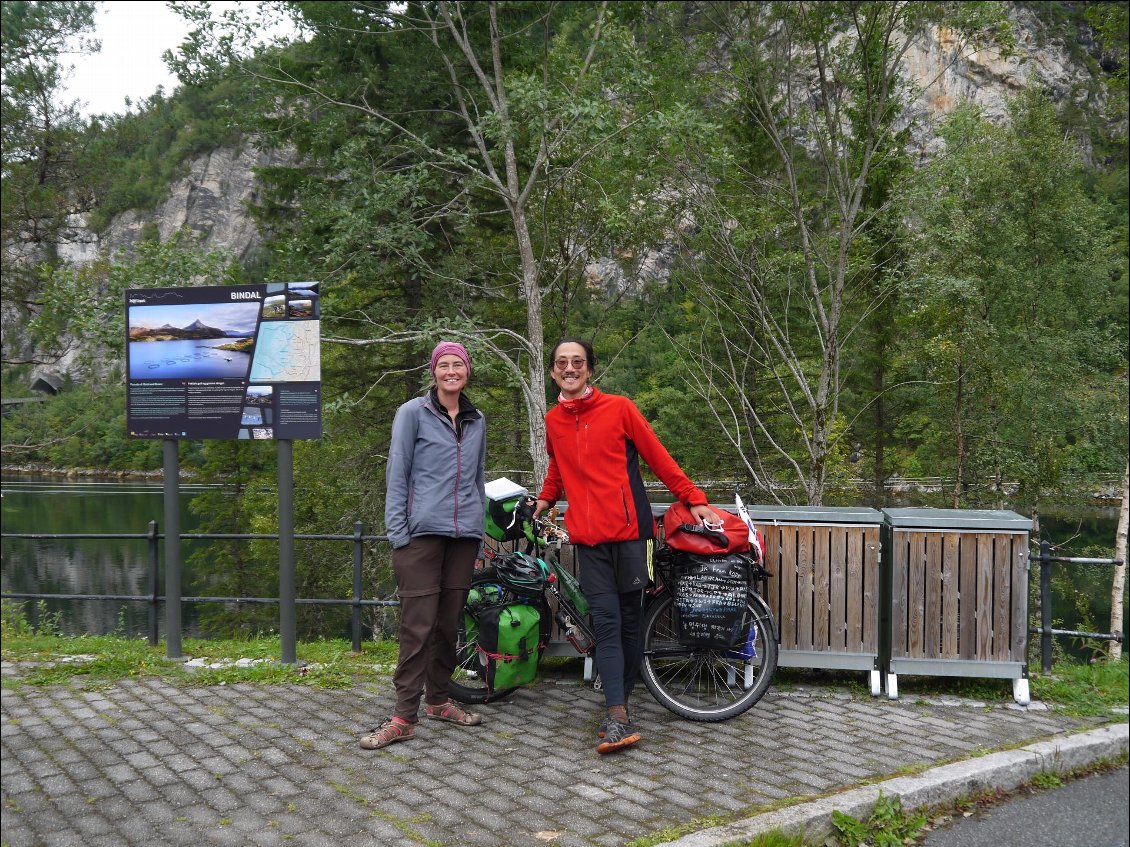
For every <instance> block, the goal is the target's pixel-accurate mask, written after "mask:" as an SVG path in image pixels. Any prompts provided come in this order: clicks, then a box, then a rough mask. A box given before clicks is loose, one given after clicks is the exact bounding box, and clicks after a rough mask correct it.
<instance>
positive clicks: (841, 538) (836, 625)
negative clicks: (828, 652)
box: [828, 526, 859, 653]
mask: <svg viewBox="0 0 1130 847" xmlns="http://www.w3.org/2000/svg"><path fill="white" fill-rule="evenodd" d="M853 532H856V530H851V529H841V528H840V527H836V526H834V527H832V539H831V542H832V546H831V550H830V552H829V562H828V565H829V568H830V570H831V576H830V578H829V582H828V602H829V606H830V609H829V612H828V646H829V648H830V649H832V650H850V651H851V652H853V653H858V652H859V644H858V643H857V642H850V643H849V642H848V640H847V609H848V605H849V603H850V602H851V601H850V600H849V598H848V596H847V537H848V535H850V534H852V533H853Z"/></svg>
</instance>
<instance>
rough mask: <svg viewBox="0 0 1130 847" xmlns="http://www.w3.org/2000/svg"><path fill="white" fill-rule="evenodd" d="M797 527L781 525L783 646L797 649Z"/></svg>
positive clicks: (788, 648) (781, 622)
mask: <svg viewBox="0 0 1130 847" xmlns="http://www.w3.org/2000/svg"><path fill="white" fill-rule="evenodd" d="M797 529H798V528H797V527H795V526H783V527H781V618H780V620H779V622H778V623H779V625H780V628H781V647H782V648H783V649H785V650H795V649H796V644H797V640H796V632H797V608H796V583H797V560H796V555H797V554H796V551H797Z"/></svg>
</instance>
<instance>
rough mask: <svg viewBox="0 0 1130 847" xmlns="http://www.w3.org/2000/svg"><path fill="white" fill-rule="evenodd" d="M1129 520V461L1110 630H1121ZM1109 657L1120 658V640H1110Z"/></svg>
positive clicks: (1116, 545)
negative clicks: (1119, 563)
mask: <svg viewBox="0 0 1130 847" xmlns="http://www.w3.org/2000/svg"><path fill="white" fill-rule="evenodd" d="M1128 520H1130V461H1128V462H1127V463H1126V473H1125V474H1123V475H1122V508H1121V509H1120V510H1119V512H1118V531H1117V532H1116V533H1115V537H1114V558H1116V559H1118V560H1119V561H1120V562H1122V564H1121V565H1115V567H1114V583H1113V584H1112V585H1111V589H1110V631H1111V632H1122V598H1123V596H1124V592H1125V590H1126V532H1127V523H1128ZM1110 658H1111V659H1112V660H1113V661H1115V662H1117V661H1119V660H1120V659H1121V658H1122V642H1120V641H1111V642H1110Z"/></svg>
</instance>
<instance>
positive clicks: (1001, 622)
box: [993, 533, 1012, 661]
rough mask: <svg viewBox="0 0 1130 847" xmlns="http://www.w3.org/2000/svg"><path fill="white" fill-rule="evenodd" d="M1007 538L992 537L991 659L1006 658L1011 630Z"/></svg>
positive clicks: (1010, 546) (1008, 546)
mask: <svg viewBox="0 0 1130 847" xmlns="http://www.w3.org/2000/svg"><path fill="white" fill-rule="evenodd" d="M1009 541H1010V539H1009V536H1008V535H1006V534H1004V533H999V534H997V535H995V536H994V537H993V658H994V659H997V660H998V661H1004V660H1005V659H1007V658H1008V642H1009V637H1010V632H1011V628H1012V626H1011V625H1012V622H1011V620H1010V619H1009V615H1010V614H1011V612H1012V568H1011V567H1010V565H1011V562H1010V561H1009V559H1010V558H1011V555H1010V553H1011V548H1012V545H1011V544H1010V543H1009Z"/></svg>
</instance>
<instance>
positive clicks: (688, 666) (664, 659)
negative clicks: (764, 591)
mask: <svg viewBox="0 0 1130 847" xmlns="http://www.w3.org/2000/svg"><path fill="white" fill-rule="evenodd" d="M746 607H747V610H748V613H749V616H750V623H751V630H750V634H751V639H750V642H749V644H748V645H744V646H743V649H741V650H737V649H735V650H710V649H705V648H699V647H685V646H683V645H681V644H680V643H679V639H678V633H677V631H676V628H675V603H674V598H673V597H672V596H671V594H670V593H667V594H663V595H662V596H661V597H659V598H658V599H657V600H656V601H655V603H654V604H653V605H652V606H651V608H650V609H649V610H648V614H647V619H646V621H645V622H644V658H643V665H642V666H641V668H640V673H641V675H642V677H643V682H644V685H646V686H647V690H648V691H650V692H651V694H652V696H653V697H655V699H656V700H658V701H659V703H660V704H661V705H662V706H664V707H665V708H667V709H669V710H670V711H672V712H674V713H675V714H676V715H679V716H680V717H683V718H687V719H688V720H692V721H724V720H727V719H728V718H732V717H736V716H737V715H740V714H741V713H742V712H744V711H746V710H747V709H748V708H750V707H751V706H752V705H753V704H754V703H756V702H757V701H758V700H760V699H761V698H762V696H763V695H764V694H765V692H766V691H768V690H769V684H770V682H772V679H773V673H774V672H775V671H776V670H777V639H776V635H775V633H776V629H775V627H774V624H773V616H772V613H771V612H770V611H769V608H768V607H767V606H766V605H765V603H764V601H763V600H762V599H761V598H760V597H758V596H757V595H756V594H750V596H749V599H748V601H747V604H746Z"/></svg>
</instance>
